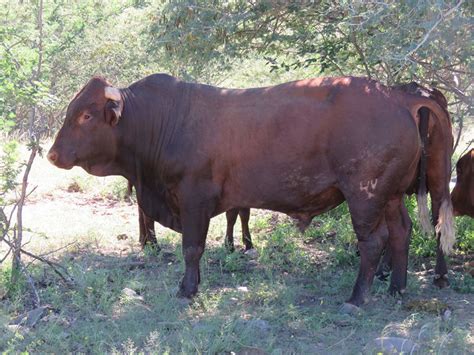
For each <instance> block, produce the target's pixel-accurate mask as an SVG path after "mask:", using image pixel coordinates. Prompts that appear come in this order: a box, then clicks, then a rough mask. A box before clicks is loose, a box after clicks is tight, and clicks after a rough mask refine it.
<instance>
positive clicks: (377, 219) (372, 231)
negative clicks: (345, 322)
mask: <svg viewBox="0 0 474 355" xmlns="http://www.w3.org/2000/svg"><path fill="white" fill-rule="evenodd" d="M364 205H366V206H364ZM349 209H350V212H351V218H352V224H353V226H354V231H355V233H356V235H357V240H358V247H359V252H360V267H359V274H358V276H357V280H356V283H355V285H354V289H353V291H352V295H351V297H350V298H349V300H348V301H347V303H346V304H345V305H344V306H343V309H342V311H350V310H351V308H353V306H357V307H358V306H360V305H362V304H364V303H366V302H367V301H368V299H369V291H370V287H371V286H372V282H373V280H374V275H375V270H376V269H377V264H378V262H379V260H380V255H381V253H382V249H383V248H384V246H385V244H386V242H387V239H388V230H387V225H386V222H385V216H384V214H383V208H382V209H380V208H378V207H377V206H376V205H375V204H373V205H367V202H360V203H359V204H357V203H351V202H349Z"/></svg>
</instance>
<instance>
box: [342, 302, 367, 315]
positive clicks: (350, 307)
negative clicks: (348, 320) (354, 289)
mask: <svg viewBox="0 0 474 355" xmlns="http://www.w3.org/2000/svg"><path fill="white" fill-rule="evenodd" d="M361 311H362V310H361V309H360V307H357V306H356V305H354V304H352V303H348V302H344V303H343V304H342V306H341V307H340V308H339V313H341V314H350V315H355V314H359V313H360V312H361Z"/></svg>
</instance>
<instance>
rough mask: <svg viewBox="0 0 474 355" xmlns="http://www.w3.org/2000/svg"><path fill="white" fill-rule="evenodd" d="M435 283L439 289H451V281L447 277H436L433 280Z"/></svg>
mask: <svg viewBox="0 0 474 355" xmlns="http://www.w3.org/2000/svg"><path fill="white" fill-rule="evenodd" d="M433 283H434V284H435V285H436V286H437V287H438V288H446V287H449V280H448V276H447V275H435V277H434V279H433Z"/></svg>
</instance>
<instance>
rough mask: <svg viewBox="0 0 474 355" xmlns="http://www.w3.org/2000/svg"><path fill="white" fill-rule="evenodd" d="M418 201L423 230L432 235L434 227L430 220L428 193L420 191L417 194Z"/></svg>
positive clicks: (419, 218) (419, 219) (419, 217)
mask: <svg viewBox="0 0 474 355" xmlns="http://www.w3.org/2000/svg"><path fill="white" fill-rule="evenodd" d="M416 201H417V204H418V221H419V222H420V224H421V230H422V231H423V233H424V234H425V235H431V234H432V233H433V227H432V225H431V222H430V213H429V211H428V198H427V197H426V193H418V194H417V195H416Z"/></svg>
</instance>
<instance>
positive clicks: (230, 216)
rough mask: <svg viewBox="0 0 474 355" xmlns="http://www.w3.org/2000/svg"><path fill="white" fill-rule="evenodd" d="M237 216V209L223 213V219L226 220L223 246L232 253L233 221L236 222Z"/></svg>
mask: <svg viewBox="0 0 474 355" xmlns="http://www.w3.org/2000/svg"><path fill="white" fill-rule="evenodd" d="M238 215H239V209H238V208H234V209H232V210H229V211H227V212H226V213H225V217H226V219H227V231H226V233H225V246H226V248H227V250H229V251H230V252H233V251H234V249H235V247H234V225H235V221H236V220H237V216H238Z"/></svg>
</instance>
